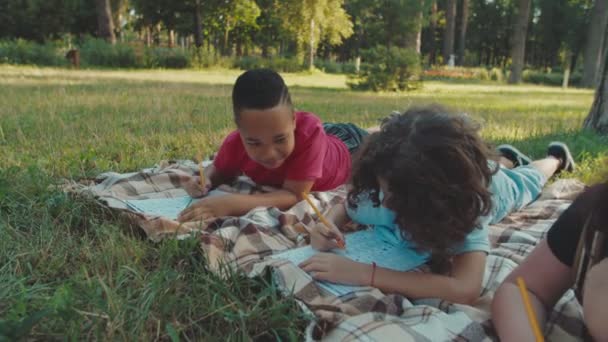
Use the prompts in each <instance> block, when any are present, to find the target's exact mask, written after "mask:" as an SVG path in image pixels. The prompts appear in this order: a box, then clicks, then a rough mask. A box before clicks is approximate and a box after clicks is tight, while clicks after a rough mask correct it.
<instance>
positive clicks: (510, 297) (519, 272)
mask: <svg viewBox="0 0 608 342" xmlns="http://www.w3.org/2000/svg"><path fill="white" fill-rule="evenodd" d="M518 277H522V278H523V280H524V282H525V284H526V287H527V290H528V297H529V298H530V302H531V304H532V307H533V308H534V311H535V313H536V316H537V321H538V323H539V328H540V329H541V331H543V330H544V329H543V328H544V325H545V321H546V318H547V312H548V310H551V309H552V308H553V307H554V306H555V303H556V302H557V301H558V300H559V299H560V298H561V296H562V295H563V294H564V292H566V290H568V288H570V287H571V286H572V281H573V280H572V271H571V268H570V267H568V266H566V265H565V264H563V263H562V262H561V261H559V259H557V258H556V257H555V255H554V254H553V252H552V251H551V249H550V248H549V245H548V244H547V241H546V240H543V241H541V242H540V243H539V245H538V246H537V247H536V248H535V249H534V250H533V251H532V253H531V254H530V255H529V256H528V257H527V258H526V259H525V260H524V261H523V262H522V263H521V264H520V265H519V266H518V267H517V268H515V270H513V272H511V274H510V275H509V276H508V277H507V278H506V279H505V281H504V282H503V283H502V285H501V286H500V287H499V288H498V290H497V291H496V293H495V294H494V300H493V301H492V320H493V322H494V328H495V329H496V332H497V334H498V337H499V339H500V340H501V341H505V342H510V341H534V340H535V337H534V336H535V335H534V332H533V330H532V327H531V326H530V322H529V319H528V315H527V312H526V309H525V307H524V303H523V300H522V297H521V293H520V291H519V288H518V286H517V278H518Z"/></svg>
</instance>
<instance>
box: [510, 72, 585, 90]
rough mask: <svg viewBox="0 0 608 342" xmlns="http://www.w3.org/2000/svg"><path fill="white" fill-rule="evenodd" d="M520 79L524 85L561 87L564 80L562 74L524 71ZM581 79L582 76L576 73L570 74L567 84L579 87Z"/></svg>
mask: <svg viewBox="0 0 608 342" xmlns="http://www.w3.org/2000/svg"><path fill="white" fill-rule="evenodd" d="M522 78H523V81H524V82H526V83H533V84H544V85H552V86H561V85H562V82H563V80H564V74H563V73H557V72H548V73H547V72H542V71H537V70H524V72H523V76H522ZM581 78H582V75H581V74H580V73H578V72H575V73H573V74H570V81H569V82H568V84H569V85H571V86H577V85H580V83H581Z"/></svg>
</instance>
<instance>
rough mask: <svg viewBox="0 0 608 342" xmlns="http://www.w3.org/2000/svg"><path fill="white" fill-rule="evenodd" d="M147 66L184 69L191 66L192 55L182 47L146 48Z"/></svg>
mask: <svg viewBox="0 0 608 342" xmlns="http://www.w3.org/2000/svg"><path fill="white" fill-rule="evenodd" d="M145 64H146V67H149V68H168V69H184V68H187V67H189V66H190V56H189V55H187V54H186V52H185V51H183V50H182V49H168V48H151V49H147V50H146V63H145Z"/></svg>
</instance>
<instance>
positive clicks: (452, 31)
mask: <svg viewBox="0 0 608 342" xmlns="http://www.w3.org/2000/svg"><path fill="white" fill-rule="evenodd" d="M445 21H446V24H445V31H444V34H443V62H444V63H448V62H449V60H450V57H451V56H452V55H453V54H454V40H455V38H456V0H447V1H446V9H445Z"/></svg>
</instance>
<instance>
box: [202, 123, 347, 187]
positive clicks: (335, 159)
mask: <svg viewBox="0 0 608 342" xmlns="http://www.w3.org/2000/svg"><path fill="white" fill-rule="evenodd" d="M295 115H296V130H295V146H294V149H293V152H291V154H290V155H289V157H287V159H286V160H285V162H284V163H283V165H281V166H279V167H278V168H276V169H267V168H265V167H264V166H262V165H260V164H258V163H256V162H255V161H253V160H252V159H251V158H249V156H248V155H247V153H246V152H245V147H244V146H243V141H242V140H241V135H240V134H239V131H238V130H237V131H234V132H232V133H230V134H229V135H228V137H226V139H225V140H224V142H223V143H222V146H221V147H220V150H219V152H218V153H217V156H216V157H215V159H214V160H213V165H214V166H215V168H216V170H217V171H218V172H220V173H222V175H224V176H225V177H234V176H238V175H240V174H241V173H242V174H245V175H246V176H248V177H249V178H251V179H252V180H253V181H254V182H256V184H260V185H271V186H276V187H281V186H282V185H283V182H284V181H285V180H294V181H304V180H311V181H314V182H315V183H314V185H313V187H312V190H313V191H326V190H331V189H334V188H336V187H337V186H339V185H342V184H344V183H346V181H347V180H348V177H349V176H350V169H351V157H350V153H349V152H348V148H347V147H346V145H345V144H344V143H343V142H342V141H341V140H340V139H338V138H337V137H335V136H333V135H328V134H325V130H323V125H322V123H321V120H320V119H319V118H318V117H317V116H315V115H314V114H312V113H306V112H297V113H296V114H295Z"/></svg>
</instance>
